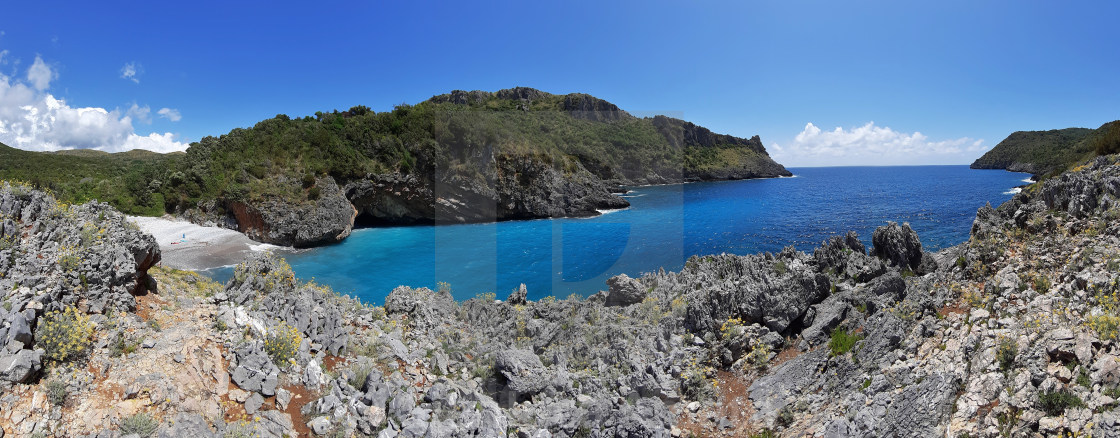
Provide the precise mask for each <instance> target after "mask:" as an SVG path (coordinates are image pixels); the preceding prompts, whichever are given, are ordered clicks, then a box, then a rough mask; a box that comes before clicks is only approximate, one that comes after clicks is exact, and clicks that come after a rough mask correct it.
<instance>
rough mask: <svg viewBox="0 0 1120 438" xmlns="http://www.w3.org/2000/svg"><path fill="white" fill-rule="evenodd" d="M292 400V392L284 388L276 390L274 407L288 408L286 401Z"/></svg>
mask: <svg viewBox="0 0 1120 438" xmlns="http://www.w3.org/2000/svg"><path fill="white" fill-rule="evenodd" d="M291 401H292V392H291V391H288V390H287V389H284V388H279V389H277V390H276V407H277V408H280V410H285V409H288V403H289V402H291Z"/></svg>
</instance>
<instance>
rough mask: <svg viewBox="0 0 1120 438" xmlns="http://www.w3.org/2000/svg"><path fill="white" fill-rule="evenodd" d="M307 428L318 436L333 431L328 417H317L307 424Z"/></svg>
mask: <svg viewBox="0 0 1120 438" xmlns="http://www.w3.org/2000/svg"><path fill="white" fill-rule="evenodd" d="M307 427H308V428H309V429H311V431H312V432H315V434H316V435H326V434H327V432H330V430H331V420H330V419H328V418H327V417H315V418H314V419H312V420H311V421H309V422H307Z"/></svg>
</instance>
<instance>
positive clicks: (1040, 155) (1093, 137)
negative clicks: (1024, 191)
mask: <svg viewBox="0 0 1120 438" xmlns="http://www.w3.org/2000/svg"><path fill="white" fill-rule="evenodd" d="M1117 145H1120V121H1115V122H1109V123H1105V124H1104V125H1102V126H1101V127H1100V128H1097V129H1089V128H1066V129H1054V130H1050V131H1018V132H1014V133H1012V134H1011V135H1009V136H1007V138H1006V139H1004V140H1003V141H1001V142H999V144H997V145H996V147H994V148H992V150H990V151H988V152H987V153H985V154H984V155H983V156H981V157H980V158H978V159H977V160H976V161H975V162H973V163H972V166H971V167H972V168H973V169H1006V170H1010V171H1014V172H1029V173H1033V174H1035V175H1042V176H1045V175H1048V174H1053V173H1060V172H1062V171H1065V170H1066V169H1069V168H1070V167H1072V166H1073V165H1075V164H1078V163H1081V162H1083V161H1085V160H1087V159H1089V158H1092V157H1094V156H1096V155H1106V154H1109V153H1115V152H1118V150H1117V149H1120V146H1117Z"/></svg>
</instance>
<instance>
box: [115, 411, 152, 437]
mask: <svg viewBox="0 0 1120 438" xmlns="http://www.w3.org/2000/svg"><path fill="white" fill-rule="evenodd" d="M156 429H159V421H156V419H155V418H153V417H152V416H151V415H149V414H148V413H147V412H141V413H139V414H135V415H133V416H131V417H125V418H124V419H122V420H121V435H131V434H137V435H140V438H149V437H151V436H153V435H155V434H156Z"/></svg>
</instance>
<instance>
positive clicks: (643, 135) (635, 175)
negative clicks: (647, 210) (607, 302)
mask: <svg viewBox="0 0 1120 438" xmlns="http://www.w3.org/2000/svg"><path fill="white" fill-rule="evenodd" d="M0 154H2V155H0V156H6V157H7V158H9V159H8V160H6V161H5V163H4V164H0V179H2V178H8V179H12V178H14V179H24V180H29V181H32V182H34V183H36V184H37V185H40V186H45V187H52V188H54V189H55V192H56V193H57V194H58V195H59V196H61V197H62V199H63V200H66V201H68V202H84V201H86V200H89V199H92V198H95V197H96V198H97V199H99V200H102V201H108V202H110V203H112V204H113V205H115V206H118V207H120V208H121V209H122V210H124V211H127V212H130V213H141V214H160V213H163V212H164V211H167V212H169V213H173V214H178V215H182V216H185V217H187V218H188V219H191V220H193V221H195V222H198V223H203V224H214V225H220V226H224V227H228V228H233V229H237V230H239V231H242V232H244V233H245V234H247V235H249V236H250V237H252V238H254V239H256V240H259V241H263V242H269V243H276V244H283V245H294V246H315V245H321V244H326V243H331V242H336V241H338V240H341V239H343V238H345V237H346V236H347V235H348V234H349V232H350V230H351V229H352V227H353V225H354V223H355V221H357V222H359V223H391V224H410V223H433V222H439V223H458V222H487V221H495V220H508V219H528V218H542V217H560V216H591V215H596V214H598V213H597V211H596V210H598V209H610V208H621V207H625V206H627V205H628V203H627V202H626V200H624V199H622V198H620V197H618V196H616V195H615V193H616V192H617V191H618V190H619V185H623V184H649V183H669V182H682V181H688V180H711V179H743V178H760V177H775V176H789V175H790V173H789V171H787V170H786V169H785V168H784V167H782V166H781V165H780V164H778V163H776V162H774V161H773V160H772V159H771V158H770V156H769V155H768V154H767V152H766V149H765V147H763V145H762V141H761V140H760V139H759V138H758V137H757V136H755V137H753V138H750V139H743V138H738V137H733V136H729V135H721V134H715V133H712V132H711V131H709V130H708V129H706V128H703V127H700V126H696V125H694V124H692V123H689V122H685V121H682V120H677V119H673V118H669V117H664V116H658V117H653V118H638V117H634V116H631V115H630V114H628V113H626V112H625V111H622V110H621V109H619V108H618V107H617V106H615V105H614V104H611V103H610V102H607V101H605V100H602V99H598V98H595V97H592V96H588V95H585V94H568V95H553V94H549V93H545V92H542V91H538V90H534V89H531V88H513V89H508V90H501V91H498V92H494V93H490V92H483V91H471V92H465V91H455V92H452V93H449V94H444V95H439V96H435V97H433V98H431V99H429V100H427V101H424V102H421V103H418V104H416V105H406V104H402V105H399V106H397V107H396V108H394V109H393V110H392V111H386V112H380V113H379V112H374V111H371V110H370V109H369V108H367V107H363V106H358V107H354V108H351V109H349V110H347V111H342V112H339V111H334V112H331V113H316V115H315V116H314V117H310V116H308V117H303V118H290V117H288V116H286V115H278V116H276V117H275V118H272V119H268V120H264V121H261V122H260V123H257V124H256V125H254V126H253V127H250V128H246V129H240V128H239V129H234V130H233V131H230V132H229V133H228V134H225V135H222V136H220V137H206V138H203V139H202V140H201V141H199V142H196V143H193V144H192V145H191V147H190V148H189V149H188V150H187V152H186V154H185V155H183V154H178V155H176V156H174V157H167V158H165V159H150V160H144V162H143V163H141V162H140V161H138V159H133V158H137V157H134V156H135V155H136V153H129V154H131V155H128V156H126V155H123V154H113V155H109V154H93V153H85V154H66V155H63V154H42V153H33V152H25V151H15V150H12V149H10V148H4V149H0Z"/></svg>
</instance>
